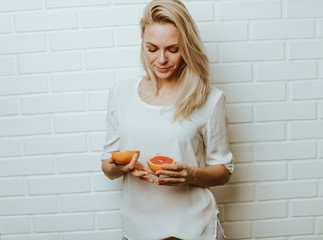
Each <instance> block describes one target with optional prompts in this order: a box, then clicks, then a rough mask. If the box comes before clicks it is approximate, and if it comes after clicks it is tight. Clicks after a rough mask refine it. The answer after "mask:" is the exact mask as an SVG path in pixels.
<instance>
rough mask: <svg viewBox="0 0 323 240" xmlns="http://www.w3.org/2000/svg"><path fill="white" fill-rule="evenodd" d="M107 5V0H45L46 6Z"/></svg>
mask: <svg viewBox="0 0 323 240" xmlns="http://www.w3.org/2000/svg"><path fill="white" fill-rule="evenodd" d="M93 5H109V0H47V1H46V7H47V8H63V7H80V6H93Z"/></svg>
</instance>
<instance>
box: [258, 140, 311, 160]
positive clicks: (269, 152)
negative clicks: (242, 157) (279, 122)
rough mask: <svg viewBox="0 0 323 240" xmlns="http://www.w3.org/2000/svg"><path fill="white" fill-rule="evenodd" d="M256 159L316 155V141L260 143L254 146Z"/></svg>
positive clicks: (279, 158)
mask: <svg viewBox="0 0 323 240" xmlns="http://www.w3.org/2000/svg"><path fill="white" fill-rule="evenodd" d="M253 149H254V158H255V160H256V161H268V160H295V159H307V158H315V157H316V142H277V143H276V142H275V143H258V144H255V145H254V146H253Z"/></svg>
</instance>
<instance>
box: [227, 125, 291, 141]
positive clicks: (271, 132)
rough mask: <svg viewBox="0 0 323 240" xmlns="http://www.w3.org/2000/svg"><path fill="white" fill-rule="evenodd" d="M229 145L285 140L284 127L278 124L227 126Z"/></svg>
mask: <svg viewBox="0 0 323 240" xmlns="http://www.w3.org/2000/svg"><path fill="white" fill-rule="evenodd" d="M229 139H230V142H231V143H237V142H258V141H274V140H284V139H285V126H284V124H280V123H276V124H275V123H274V124H272V123H270V124H240V125H238V124H237V125H229Z"/></svg>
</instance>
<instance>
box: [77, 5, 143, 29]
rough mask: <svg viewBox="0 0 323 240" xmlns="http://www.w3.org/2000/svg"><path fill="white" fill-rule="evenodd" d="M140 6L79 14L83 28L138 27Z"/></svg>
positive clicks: (140, 12)
mask: <svg viewBox="0 0 323 240" xmlns="http://www.w3.org/2000/svg"><path fill="white" fill-rule="evenodd" d="M142 10H143V7H142V6H139V7H137V6H130V7H128V6H126V7H109V8H108V9H104V10H88V11H83V12H82V13H81V21H82V26H83V27H104V26H122V25H136V26H138V24H139V22H140V18H141V15H142Z"/></svg>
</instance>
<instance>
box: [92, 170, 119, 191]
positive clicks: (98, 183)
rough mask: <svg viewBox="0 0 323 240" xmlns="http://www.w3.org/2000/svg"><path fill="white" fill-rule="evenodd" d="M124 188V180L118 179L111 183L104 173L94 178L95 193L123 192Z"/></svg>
mask: <svg viewBox="0 0 323 240" xmlns="http://www.w3.org/2000/svg"><path fill="white" fill-rule="evenodd" d="M122 186H123V178H118V179H115V180H113V181H111V180H110V179H109V178H107V177H106V176H105V175H104V174H103V173H100V174H96V175H95V176H94V190H95V191H114V190H121V189H122Z"/></svg>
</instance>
